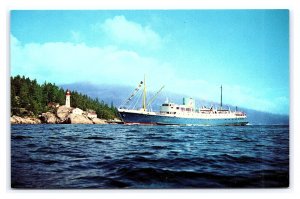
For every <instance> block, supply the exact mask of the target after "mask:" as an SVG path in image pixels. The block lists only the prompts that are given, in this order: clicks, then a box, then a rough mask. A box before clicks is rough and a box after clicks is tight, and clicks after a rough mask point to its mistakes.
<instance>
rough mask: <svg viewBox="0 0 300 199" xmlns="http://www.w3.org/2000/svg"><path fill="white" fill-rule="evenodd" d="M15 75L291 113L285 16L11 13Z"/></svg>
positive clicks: (282, 12)
mask: <svg viewBox="0 0 300 199" xmlns="http://www.w3.org/2000/svg"><path fill="white" fill-rule="evenodd" d="M10 21H11V26H10V28H11V35H10V36H11V40H10V45H11V49H10V50H11V74H12V75H13V76H15V75H17V74H20V75H25V76H28V77H30V78H35V79H37V80H38V81H39V82H41V83H42V82H44V81H47V82H54V83H56V84H65V83H73V82H90V83H95V84H122V85H130V86H134V87H135V86H136V85H137V83H138V82H139V81H140V80H141V79H142V78H143V76H144V74H146V76H147V83H148V85H149V90H153V91H156V90H158V89H159V88H160V86H162V85H165V86H166V87H165V89H166V90H168V91H171V92H174V93H182V94H184V95H188V96H192V97H199V98H203V99H206V100H211V101H219V88H220V85H221V84H222V85H223V91H224V92H223V96H224V97H223V99H224V103H227V104H232V105H237V106H239V107H247V108H252V109H255V110H262V111H267V112H272V113H281V114H288V113H289V12H288V10H163V11H162V10H143V11H141V10H140V11H130V10H128V11H124V10H122V11H119V10H114V11H12V12H11V18H10Z"/></svg>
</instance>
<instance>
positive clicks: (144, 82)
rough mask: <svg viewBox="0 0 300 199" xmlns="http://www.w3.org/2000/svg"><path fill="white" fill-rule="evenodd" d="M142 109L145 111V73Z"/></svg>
mask: <svg viewBox="0 0 300 199" xmlns="http://www.w3.org/2000/svg"><path fill="white" fill-rule="evenodd" d="M143 109H144V111H146V75H144V92H143Z"/></svg>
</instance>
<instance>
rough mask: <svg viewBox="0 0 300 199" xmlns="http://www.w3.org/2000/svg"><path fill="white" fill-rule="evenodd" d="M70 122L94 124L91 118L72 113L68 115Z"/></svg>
mask: <svg viewBox="0 0 300 199" xmlns="http://www.w3.org/2000/svg"><path fill="white" fill-rule="evenodd" d="M68 123H71V124H93V122H92V121H91V120H89V119H88V118H87V117H85V116H83V115H78V114H74V113H71V114H70V115H69V117H68Z"/></svg>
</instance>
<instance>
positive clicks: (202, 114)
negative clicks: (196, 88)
mask: <svg viewBox="0 0 300 199" xmlns="http://www.w3.org/2000/svg"><path fill="white" fill-rule="evenodd" d="M142 85H144V86H143V87H144V88H143V99H142V108H140V109H129V108H126V107H125V106H126V105H127V104H129V102H131V100H132V99H133V98H134V97H135V95H136V94H137V93H138V91H139V90H140V88H141V87H142ZM162 89H163V87H162V88H161V89H160V90H159V91H158V92H157V93H156V94H155V95H154V97H153V98H152V99H150V100H149V102H146V84H145V79H144V82H143V81H141V82H140V84H139V85H138V87H137V88H136V89H135V90H134V92H133V93H132V94H131V96H130V97H129V98H128V99H127V100H126V102H125V103H124V104H123V105H122V106H121V107H120V108H118V112H119V114H120V116H121V118H122V120H123V122H124V123H125V124H153V125H208V126H215V125H218V126H243V125H246V124H247V123H248V121H247V116H246V114H245V113H244V112H240V111H237V110H235V111H231V110H230V109H225V108H223V106H222V86H221V105H220V107H218V108H214V107H213V106H211V107H209V108H208V107H205V106H202V107H201V108H196V106H195V100H194V99H192V98H183V103H182V104H181V105H179V104H175V103H172V102H169V101H166V102H165V103H163V104H162V105H161V106H160V110H159V112H154V111H149V110H148V109H147V107H149V106H150V105H151V103H152V102H153V101H154V100H155V98H156V97H157V95H158V94H159V92H160V91H161V90H162Z"/></svg>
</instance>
